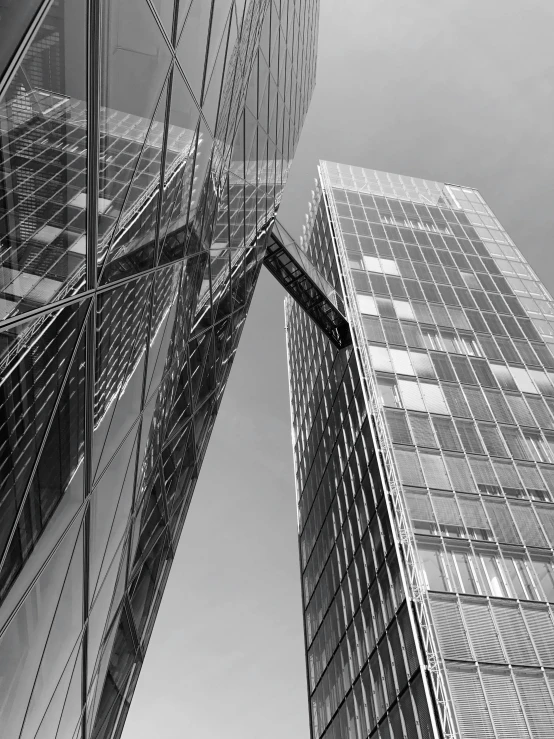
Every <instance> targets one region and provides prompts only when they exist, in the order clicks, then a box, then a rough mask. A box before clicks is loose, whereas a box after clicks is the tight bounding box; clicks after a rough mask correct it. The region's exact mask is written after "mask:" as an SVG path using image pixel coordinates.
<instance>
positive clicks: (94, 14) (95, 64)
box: [81, 0, 100, 737]
mask: <svg viewBox="0 0 554 739" xmlns="http://www.w3.org/2000/svg"><path fill="white" fill-rule="evenodd" d="M99 47H100V3H99V2H98V0H88V3H87V162H86V166H87V214H86V224H87V234H86V259H85V264H86V273H85V285H86V288H87V289H88V290H96V286H97V274H98V271H97V259H98V258H97V249H98V193H99V156H100V58H99V56H100V55H99ZM96 301H97V296H96V295H95V296H94V297H93V299H92V301H91V307H90V309H89V313H88V316H87V318H86V321H85V332H86V333H85V393H84V397H85V417H84V452H83V454H84V457H83V497H84V500H85V501H88V502H86V503H85V512H84V516H83V602H82V618H83V624H84V633H83V638H82V655H81V668H82V674H81V710H82V714H81V733H82V736H83V737H86V728H87V672H88V615H89V605H90V604H89V600H90V593H89V587H90V583H89V577H90V500H89V499H90V493H91V488H92V476H93V472H94V470H93V461H92V459H93V438H94V383H95V369H96V367H95V365H96V311H97V305H96Z"/></svg>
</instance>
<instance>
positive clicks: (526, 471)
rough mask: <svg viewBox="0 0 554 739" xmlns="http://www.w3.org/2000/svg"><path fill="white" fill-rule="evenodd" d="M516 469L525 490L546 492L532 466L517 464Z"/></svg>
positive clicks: (536, 471)
mask: <svg viewBox="0 0 554 739" xmlns="http://www.w3.org/2000/svg"><path fill="white" fill-rule="evenodd" d="M517 468H518V471H519V474H520V476H521V479H522V480H523V484H524V485H525V487H526V488H527V490H546V485H545V484H544V482H543V480H542V477H541V476H540V474H539V471H538V469H537V468H536V467H535V466H534V465H530V464H518V466H517Z"/></svg>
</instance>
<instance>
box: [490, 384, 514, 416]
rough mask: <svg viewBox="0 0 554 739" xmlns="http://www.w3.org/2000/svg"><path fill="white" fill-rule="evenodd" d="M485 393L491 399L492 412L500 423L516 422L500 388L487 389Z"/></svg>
mask: <svg viewBox="0 0 554 739" xmlns="http://www.w3.org/2000/svg"><path fill="white" fill-rule="evenodd" d="M485 395H486V396H487V400H488V401H489V405H490V407H491V410H492V414H493V416H494V417H495V419H496V421H498V423H513V422H514V419H513V416H512V414H511V412H510V409H509V407H508V404H507V403H506V400H505V399H504V396H503V395H502V393H500V392H499V391H498V390H485Z"/></svg>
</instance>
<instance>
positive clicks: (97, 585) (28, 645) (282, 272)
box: [0, 0, 344, 739]
mask: <svg viewBox="0 0 554 739" xmlns="http://www.w3.org/2000/svg"><path fill="white" fill-rule="evenodd" d="M0 5H1V7H0V337H1V341H0V370H1V376H0V388H1V390H0V392H1V396H0V397H1V404H0V727H1V728H0V733H1V734H2V736H3V737H4V736H5V737H13V738H14V739H15V737H18V738H19V739H54V738H55V739H77V738H78V739H89V738H90V739H92V738H93V739H108V737H117V736H119V735H120V734H121V731H122V727H123V724H124V721H125V717H126V714H127V711H128V707H129V702H130V700H131V698H132V695H133V691H134V688H135V685H136V681H137V678H138V674H139V672H140V667H141V664H142V661H143V657H144V652H145V650H146V648H147V646H148V641H149V638H150V634H151V631H152V627H153V623H154V619H155V616H156V612H157V609H158V606H159V603H160V598H161V596H162V593H163V590H164V586H165V582H166V580H167V576H168V573H169V569H170V566H171V561H172V559H173V553H174V551H175V547H176V545H177V542H178V539H179V535H180V532H181V529H182V526H183V523H184V519H185V516H186V513H187V510H188V506H189V503H190V499H191V495H192V492H193V489H194V485H195V482H196V479H197V477H198V474H199V469H200V465H201V462H202V458H203V455H204V452H205V449H206V445H207V443H208V440H209V437H210V432H211V429H212V427H213V423H214V421H215V417H216V414H217V409H218V405H219V402H220V399H221V394H222V392H223V390H224V388H225V383H226V380H227V377H228V374H229V369H230V366H231V363H232V360H233V356H234V353H235V351H236V347H237V343H238V340H239V337H240V333H241V330H242V326H243V323H244V320H245V317H246V314H247V311H248V306H249V303H250V299H251V296H252V291H253V289H254V287H255V285H256V280H257V277H258V274H259V272H260V269H261V266H262V262H263V260H264V258H265V256H266V247H267V248H268V249H269V250H270V252H271V253H270V254H269V252H268V259H269V261H270V262H271V269H272V271H273V272H274V274H276V275H277V276H279V278H280V279H281V280H282V281H284V280H285V279H286V277H287V275H288V274H289V273H291V272H294V271H295V274H296V276H297V277H298V268H297V267H295V266H294V265H295V264H296V263H295V261H294V259H292V260H291V259H289V258H288V257H286V254H287V253H288V251H287V249H286V248H285V245H284V244H283V243H282V240H281V241H278V242H277V241H276V240H275V236H274V237H273V238H272V239H271V241H268V239H269V234H270V232H271V226H272V223H273V218H274V215H275V212H276V208H277V206H278V204H279V201H280V197H281V191H282V188H283V185H284V183H285V181H286V177H287V172H288V169H289V166H290V162H291V160H292V157H293V154H294V150H295V147H296V144H297V141H298V137H299V135H300V131H301V128H302V124H303V120H304V117H305V114H306V110H307V106H308V103H309V100H310V96H311V93H312V89H313V85H314V79H315V55H316V38H317V18H318V2H317V0H302V1H300V0H18V2H7V3H6V2H3V3H0ZM275 233H277V231H276V232H275ZM279 233H280V232H279ZM281 235H282V234H281ZM291 248H292V247H291ZM279 259H281V262H279ZM287 270H288V271H287ZM300 271H301V270H300ZM311 284H312V282H311V281H310V280H309V279H308V278H306V280H305V281H304V282H303V283H302V282H301V281H298V279H297V280H296V282H295V285H296V289H297V291H298V289H300V287H302V285H304V287H305V288H306V287H308V288H309V286H310V285H311ZM314 290H315V292H314ZM316 293H317V294H318V295H319V293H318V292H317V290H316V289H315V288H314V289H313V290H311V292H310V295H312V296H313V295H315V294H316ZM306 295H307V293H306ZM326 300H327V298H326V297H325V295H324V296H323V298H322V300H319V301H318V308H317V309H316V313H317V310H319V314H320V317H319V320H320V325H323V326H324V327H327V329H328V330H329V332H330V334H331V335H333V333H332V332H333V330H334V326H335V325H339V324H340V316H338V314H337V315H335V313H334V308H333V305H332V304H329V305H327V303H326ZM322 301H323V302H322ZM327 302H328V301H327ZM322 305H323V306H327V307H326V308H325V310H322ZM335 319H336V320H335ZM333 321H335V323H333ZM342 323H343V324H344V321H342ZM185 661H186V659H185Z"/></svg>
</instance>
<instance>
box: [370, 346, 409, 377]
mask: <svg viewBox="0 0 554 739" xmlns="http://www.w3.org/2000/svg"><path fill="white" fill-rule="evenodd" d="M390 355H391V358H392V365H393V367H394V371H395V372H396V373H397V374H398V375H413V374H415V372H414V368H413V367H412V363H411V362H410V355H409V354H408V352H407V351H406V350H402V349H390ZM379 369H383V368H382V367H380V368H379Z"/></svg>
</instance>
